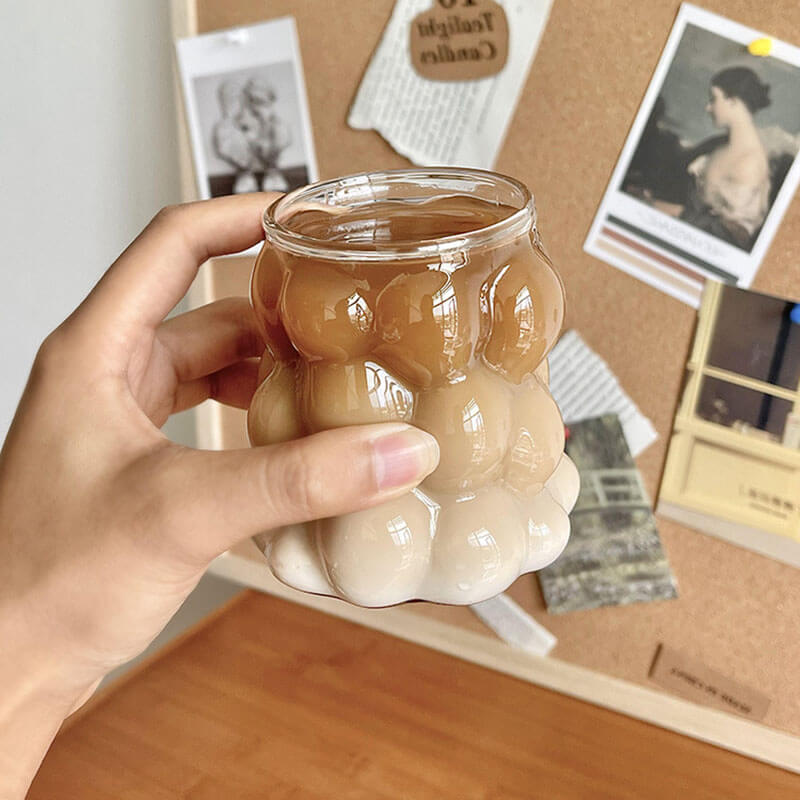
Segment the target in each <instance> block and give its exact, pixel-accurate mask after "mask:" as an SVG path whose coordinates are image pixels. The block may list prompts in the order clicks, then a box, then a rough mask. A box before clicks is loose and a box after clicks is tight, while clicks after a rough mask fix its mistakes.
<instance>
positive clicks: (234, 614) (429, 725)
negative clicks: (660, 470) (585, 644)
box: [29, 592, 800, 800]
mask: <svg viewBox="0 0 800 800" xmlns="http://www.w3.org/2000/svg"><path fill="white" fill-rule="evenodd" d="M29 797H30V798H31V800H45V798H46V800H53V798H70V800H73V799H74V800H94V799H95V798H115V800H140V799H141V800H145V799H146V800H161V798H188V799H189V800H228V798H230V799H231V800H251V799H252V800H255V798H269V799H270V800H289V798H291V800H301V798H302V799H303V800H306V799H307V800H312V799H313V800H322V798H325V799H326V800H356V799H358V800H361V798H363V799H364V800H384V799H385V798H408V799H409V800H427V798H431V799H432V800H433V799H434V798H435V799H436V800H441V799H442V798H458V799H459V800H521V799H522V798H526V799H527V798H548V800H549V799H551V798H554V799H557V800H567V799H568V798H570V799H571V798H581V800H586V799H587V798H591V800H594V799H595V798H613V799H614V800H625V799H626V798H637V800H638V799H639V798H647V800H653V799H654V798H669V800H674V798H692V799H694V798H714V800H717V799H718V798H725V799H726V800H730V799H731V798H747V800H756V799H757V800H771V798H792V797H794V798H796V797H800V776H798V775H795V774H792V773H789V772H785V771H783V770H780V769H777V768H774V767H769V766H766V765H764V764H761V763H758V762H755V761H751V760H749V759H747V758H744V757H742V756H738V755H734V754H732V753H729V752H727V751H724V750H721V749H718V748H715V747H712V746H711V745H706V744H702V743H700V742H697V741H694V740H691V739H688V738H685V737H682V736H679V735H677V734H674V733H670V732H667V731H664V730H661V729H659V728H655V727H652V726H650V725H647V724H645V723H642V722H638V721H636V720H632V719H630V718H628V717H623V716H621V715H618V714H616V713H613V712H610V711H606V710H604V709H601V708H597V707H595V706H592V705H588V704H586V703H583V702H581V701H578V700H573V699H571V698H568V697H565V696H562V695H559V694H555V693H554V692H550V691H548V690H545V689H541V688H538V687H536V686H533V685H531V684H528V683H525V682H523V681H519V680H517V679H515V678H511V677H508V676H506V675H501V674H499V673H496V672H492V671H490V670H487V669H484V668H483V667H479V666H476V665H475V664H471V663H468V662H464V661H459V660H457V659H455V658H452V657H450V656H447V655H444V654H442V653H438V652H435V651H433V650H428V649H426V648H423V647H420V646H418V645H414V644H410V643H408V642H405V641H402V640H400V639H395V638H392V637H390V636H387V635H385V634H382V633H379V632H377V631H374V630H372V629H368V628H364V627H360V626H358V625H355V624H353V623H350V622H346V621H344V620H340V619H337V618H334V617H330V616H328V615H324V614H322V613H320V612H317V611H313V610H311V609H308V608H305V607H303V606H299V605H295V604H292V603H289V602H287V601H284V600H279V599H277V598H274V597H270V596H267V595H262V594H259V593H256V592H245V593H243V594H242V595H240V596H239V597H238V598H236V599H235V600H233V601H232V603H231V605H229V606H228V607H227V608H226V609H225V610H224V611H223V612H222V613H221V614H219V615H218V616H216V617H213V618H211V619H210V620H209V621H208V622H207V623H205V624H204V625H203V626H202V627H200V628H199V629H198V630H196V631H194V632H193V633H191V634H190V635H189V636H187V637H186V638H184V639H183V640H181V641H180V642H179V643H178V644H177V645H175V646H174V647H171V648H169V649H168V650H167V651H166V652H165V653H163V654H162V655H160V656H159V657H158V658H157V659H156V660H155V661H153V662H151V663H149V664H148V665H146V666H145V667H143V668H142V669H140V670H138V671H137V672H135V673H133V674H132V675H131V677H129V678H128V679H123V682H122V683H120V684H118V685H116V686H112V687H111V689H110V691H107V692H106V693H105V694H104V695H102V696H101V697H99V698H97V699H96V700H95V701H93V702H92V703H91V705H90V706H89V707H88V708H87V709H86V710H85V712H84V713H81V714H79V715H77V716H76V717H75V718H73V720H71V721H69V722H68V723H67V725H66V726H65V729H64V730H63V731H62V733H61V734H60V735H59V737H58V738H57V739H56V741H55V743H54V745H53V748H52V749H51V751H50V753H49V754H48V756H47V758H46V759H45V762H44V764H43V765H42V768H41V770H40V773H39V775H38V776H37V778H36V781H35V783H34V786H33V788H32V789H31V792H30V795H29Z"/></svg>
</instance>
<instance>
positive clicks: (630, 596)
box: [537, 414, 677, 613]
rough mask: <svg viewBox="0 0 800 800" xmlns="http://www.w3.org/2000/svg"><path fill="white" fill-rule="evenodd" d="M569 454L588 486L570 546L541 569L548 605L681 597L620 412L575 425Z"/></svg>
mask: <svg viewBox="0 0 800 800" xmlns="http://www.w3.org/2000/svg"><path fill="white" fill-rule="evenodd" d="M567 454H568V455H569V457H570V458H571V459H572V460H573V461H574V462H575V466H576V467H577V468H578V472H579V473H580V478H581V491H580V494H579V495H578V502H577V503H576V504H575V508H573V509H572V513H571V514H570V523H571V526H572V532H571V534H570V539H569V542H568V543H567V546H566V548H565V550H564V552H563V553H562V554H561V555H560V556H559V557H558V559H556V561H555V562H554V563H553V564H551V565H550V566H549V567H545V568H544V569H542V570H540V571H539V572H538V573H537V575H538V576H539V581H540V583H541V586H542V593H543V594H544V599H545V602H546V603H547V610H548V611H550V612H551V613H562V612H565V611H579V610H582V609H587V608H597V607H598V606H609V605H627V604H629V603H646V602H653V601H656V600H667V599H669V598H672V597H676V596H677V591H676V589H675V579H674V578H673V576H672V572H671V571H670V568H669V564H668V563H667V559H666V556H665V555H664V551H663V549H662V547H661V539H660V537H659V535H658V528H657V527H656V520H655V517H654V516H653V512H652V510H651V508H650V501H649V499H648V497H647V492H646V491H645V488H644V486H643V484H642V479H641V475H640V474H639V471H638V470H637V469H636V465H635V464H634V461H633V458H631V454H630V451H629V450H628V446H627V444H626V441H625V437H624V435H623V432H622V427H621V426H620V423H619V419H618V417H616V416H615V415H613V414H608V415H606V416H603V417H597V418H595V419H588V420H584V421H583V422H577V423H575V424H574V425H571V426H570V436H569V439H568V440H567Z"/></svg>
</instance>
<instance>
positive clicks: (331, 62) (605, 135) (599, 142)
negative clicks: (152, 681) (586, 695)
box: [196, 0, 800, 735]
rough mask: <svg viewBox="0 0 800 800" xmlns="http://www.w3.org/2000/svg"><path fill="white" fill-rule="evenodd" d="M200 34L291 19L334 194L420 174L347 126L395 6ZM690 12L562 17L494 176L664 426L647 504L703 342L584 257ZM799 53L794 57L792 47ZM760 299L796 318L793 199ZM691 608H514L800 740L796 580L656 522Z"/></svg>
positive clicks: (249, 0)
mask: <svg viewBox="0 0 800 800" xmlns="http://www.w3.org/2000/svg"><path fill="white" fill-rule="evenodd" d="M196 5H197V23H198V31H199V32H204V31H209V30H214V29H218V28H226V27H231V26H234V25H239V24H248V23H254V22H259V21H264V20H265V19H269V18H272V17H279V16H284V15H293V16H294V17H295V19H296V22H297V29H298V35H299V39H300V47H301V51H302V58H303V64H304V68H305V75H306V84H307V91H308V97H309V105H310V111H311V120H312V124H313V127H314V140H315V145H316V150H317V157H318V161H319V165H320V173H321V177H322V178H328V177H335V176H336V175H342V174H347V173H352V172H358V171H361V170H370V169H385V168H392V167H402V166H406V165H407V164H408V162H407V161H406V160H405V159H404V158H402V157H401V156H399V155H397V154H396V153H395V152H394V151H393V150H392V149H391V148H390V147H389V146H388V145H387V144H386V142H384V141H383V139H381V137H380V136H379V135H378V134H377V133H375V132H373V131H354V130H351V129H350V128H348V126H347V124H346V116H347V111H348V108H349V106H350V103H351V102H352V99H353V97H354V94H355V91H356V89H357V87H358V83H359V81H360V79H361V76H362V74H363V72H364V69H365V68H366V66H367V64H368V62H369V59H370V57H371V55H372V52H373V49H374V47H375V46H376V45H377V43H378V41H379V39H380V36H381V33H382V31H383V28H384V26H385V24H386V22H387V20H388V18H389V15H390V13H391V9H392V2H391V0H349V2H348V3H346V4H345V3H340V4H337V5H336V6H335V10H334V7H333V6H328V5H327V4H322V3H319V2H314V0H269V1H268V2H265V0H235V2H223V0H198V2H197V4H196ZM703 6H704V7H705V8H707V9H708V10H710V11H714V12H716V13H719V14H722V15H725V16H728V17H730V18H732V19H734V20H736V21H738V22H741V23H743V24H746V25H750V26H752V27H754V28H758V29H760V30H764V31H767V32H771V33H774V35H775V36H777V37H782V38H786V39H788V40H790V41H791V40H793V39H796V38H797V37H793V36H792V32H793V31H795V32H796V31H800V5H798V4H797V3H796V2H795V0H775V2H773V3H770V4H768V5H759V4H755V3H752V2H749V1H748V0H707V1H706V2H704V3H703ZM678 7H679V3H678V2H677V1H676V0H654V1H653V2H648V3H647V14H646V15H643V14H642V13H641V12H642V10H643V9H642V8H640V9H638V10H636V9H633V8H632V7H631V6H630V5H629V4H627V3H623V2H621V0H616V2H615V0H603V1H602V2H600V1H598V2H596V3H593V4H592V12H591V14H587V13H586V6H585V4H584V3H582V2H579V0H555V2H554V3H553V8H552V11H551V15H550V20H549V23H548V25H547V28H546V30H545V32H544V35H543V37H542V41H541V44H540V47H539V52H538V54H537V56H536V59H535V61H534V64H533V67H532V69H531V72H530V75H529V77H528V81H527V83H526V86H525V88H524V91H523V93H522V96H521V99H520V102H519V105H518V107H517V110H516V113H515V115H514V117H513V119H512V122H511V126H510V129H509V132H508V135H507V138H506V141H505V144H504V147H503V149H502V151H501V153H500V157H499V159H498V161H497V164H496V168H497V170H498V171H501V172H506V173H508V174H511V175H514V176H516V177H518V178H520V179H521V180H522V181H524V182H525V183H527V184H528V186H530V187H531V189H532V190H533V192H534V194H535V197H536V204H537V208H538V212H539V222H540V229H541V231H542V235H543V238H544V240H545V243H546V245H547V247H548V250H549V252H550V254H551V256H552V258H553V260H554V262H555V264H556V266H557V268H558V269H559V271H560V273H561V275H562V277H563V279H564V283H565V286H566V290H567V321H566V327H567V328H572V327H574V328H576V329H577V330H578V331H580V333H581V335H582V336H583V337H584V339H585V340H586V341H587V343H588V344H589V345H590V346H591V347H592V348H593V349H594V350H595V351H597V352H598V353H599V354H600V355H601V356H602V357H603V358H605V359H606V361H607V362H608V363H609V365H610V367H611V369H612V370H613V371H614V372H615V373H616V375H617V376H618V378H619V379H620V381H621V383H622V385H623V386H624V388H625V389H626V391H627V392H628V393H629V394H630V395H631V396H632V398H633V399H634V401H635V402H636V403H637V404H638V405H639V407H640V408H641V409H642V411H643V413H645V414H646V415H647V416H648V417H650V419H651V420H652V421H653V424H654V425H655V427H656V429H657V430H658V433H659V437H660V438H659V439H658V441H657V442H656V443H655V444H653V445H651V446H650V447H649V448H648V449H647V450H646V451H645V452H644V453H643V454H642V455H641V456H640V457H639V459H638V460H637V464H638V466H639V469H640V470H641V472H642V474H643V477H644V480H645V484H646V486H647V489H648V491H649V492H650V495H651V497H655V496H656V494H657V490H658V484H659V481H660V477H661V471H662V469H663V464H664V458H665V455H666V448H667V444H668V442H669V435H670V431H671V427H672V418H673V415H674V411H675V406H676V403H677V399H678V392H679V390H680V385H681V381H682V377H683V367H684V361H685V358H686V354H687V352H688V348H689V345H690V342H691V338H692V334H693V325H694V317H695V314H694V311H693V310H692V309H690V308H689V307H688V306H685V305H683V304H682V303H680V302H679V301H677V300H673V299H671V298H670V297H668V296H667V295H665V294H663V293H661V292H659V291H657V290H656V289H653V288H651V287H649V286H647V285H646V284H644V283H641V282H639V281H637V280H635V279H633V278H630V277H628V276H627V275H625V274H623V273H622V272H620V271H618V270H616V269H614V268H613V267H610V266H608V265H606V264H605V263H603V262H601V261H599V260H597V259H595V258H593V257H591V256H588V255H586V254H585V253H584V252H583V250H582V244H583V241H584V238H585V236H586V233H587V231H588V229H589V226H590V224H591V221H592V219H593V217H594V214H595V212H596V209H597V206H598V204H599V203H600V200H601V198H602V195H603V192H604V191H605V188H606V184H607V182H608V179H609V177H610V175H611V172H612V170H613V168H614V165H615V163H616V160H617V157H618V155H619V152H620V150H621V148H622V145H623V143H624V141H625V138H626V136H627V133H628V129H629V127H630V125H631V123H632V121H633V119H634V116H635V114H636V111H637V109H638V107H639V103H640V101H641V98H642V96H643V94H644V92H645V90H646V88H647V86H648V83H649V81H650V77H651V74H652V71H653V69H654V67H655V65H656V63H657V61H658V58H659V56H660V54H661V50H662V48H663V45H664V43H665V41H666V39H667V36H668V34H669V31H670V29H671V27H672V24H673V22H674V19H675V15H676V13H677V11H678ZM794 43H798V42H796V41H795V42H794ZM250 266H251V262H250V260H248V259H227V260H224V261H219V262H216V263H214V264H213V265H211V275H212V281H211V283H212V286H213V295H214V297H223V296H227V295H233V294H246V293H247V281H248V277H249V270H250ZM753 288H755V289H758V290H762V291H768V292H773V293H776V294H781V295H785V296H788V297H791V298H793V299H798V300H800V200H798V199H797V198H795V199H794V201H793V202H792V204H791V205H790V207H789V209H788V211H787V213H786V216H785V218H784V221H783V223H782V225H781V227H780V228H779V230H778V233H777V234H776V236H775V239H774V241H773V244H772V247H771V248H770V250H769V252H768V253H767V256H766V258H765V260H764V263H763V264H762V267H761V269H760V271H759V273H758V275H757V277H756V280H755V282H754V284H753ZM223 441H224V443H225V446H229V447H236V446H244V445H245V444H246V437H245V434H244V415H243V413H242V412H237V411H227V410H226V411H225V413H224V415H223ZM658 525H659V531H660V533H661V536H662V540H663V543H664V548H665V550H666V552H667V556H668V558H669V561H670V564H671V566H672V569H673V571H674V573H675V575H676V577H677V580H678V587H679V593H680V597H679V599H677V600H671V601H667V602H662V603H649V604H637V605H632V606H627V607H616V608H600V609H594V610H590V611H579V612H572V613H569V614H565V615H558V616H556V615H549V614H548V613H547V612H546V611H545V609H544V604H543V600H542V597H541V593H540V590H539V586H538V582H537V580H536V579H535V577H532V576H523V577H521V578H520V579H518V580H517V582H516V583H515V584H514V585H513V586H512V587H511V589H510V590H509V594H510V595H511V596H512V597H513V598H514V599H515V600H516V601H517V602H519V603H520V604H521V605H522V606H523V607H524V608H525V609H526V610H528V611H529V612H530V613H531V614H533V616H535V617H536V618H537V619H538V620H539V621H541V622H542V623H543V624H544V625H545V626H547V627H548V628H549V629H550V630H551V631H552V632H553V633H554V634H555V635H556V636H557V637H558V645H557V647H556V649H555V650H554V651H553V653H552V655H553V656H555V657H557V658H559V659H561V660H564V661H568V662H571V663H574V664H578V665H581V666H585V667H588V668H590V669H593V670H596V671H598V672H601V673H604V674H607V675H611V676H614V677H618V678H622V679H625V680H628V681H631V682H633V683H636V684H641V685H644V686H648V687H649V688H657V687H656V686H655V685H654V684H653V683H652V682H650V681H649V680H648V672H649V669H650V666H651V663H652V660H653V656H654V654H655V651H656V647H657V645H658V643H659V642H663V643H665V644H667V645H669V646H672V647H674V648H677V649H680V650H682V651H684V652H686V653H687V654H689V655H691V656H694V657H696V658H698V659H700V660H702V661H703V662H704V663H705V664H707V665H708V666H709V667H710V668H712V669H716V670H718V671H719V672H722V673H724V674H726V675H729V676H730V677H731V678H734V679H735V680H737V681H739V682H741V683H743V684H746V685H750V686H753V687H757V688H759V689H760V690H761V691H763V692H764V693H765V694H767V695H768V696H769V697H770V699H771V704H770V707H769V711H768V713H767V716H766V718H765V720H764V722H765V724H766V725H768V726H770V727H773V728H776V729H779V730H783V731H786V732H789V733H793V734H796V735H800V669H798V665H799V664H800V572H798V570H796V569H794V568H792V567H789V566H786V565H784V564H780V563H778V562H776V561H772V560H770V559H768V558H765V557H762V556H759V555H756V554H755V553H751V552H749V551H747V550H743V549H740V548H737V547H735V546H733V545H729V544H727V543H725V542H723V541H720V540H717V539H714V538H712V537H709V536H706V535H703V534H700V533H697V532H695V531H692V530H689V529H687V528H685V527H683V526H681V525H680V524H678V523H675V522H672V521H670V520H666V519H664V518H659V519H658ZM409 608H410V609H412V613H414V614H424V615H426V616H430V617H435V618H437V619H440V620H442V621H446V622H449V623H452V624H454V625H458V626H462V627H465V628H469V629H472V630H475V631H478V632H485V631H486V628H485V627H484V626H483V624H482V623H481V622H480V621H479V620H478V619H477V617H475V616H474V615H473V614H472V613H471V612H470V611H469V610H468V609H464V608H448V607H442V606H431V605H429V604H415V605H414V606H410V607H409Z"/></svg>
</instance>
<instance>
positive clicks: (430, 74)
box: [409, 0, 508, 81]
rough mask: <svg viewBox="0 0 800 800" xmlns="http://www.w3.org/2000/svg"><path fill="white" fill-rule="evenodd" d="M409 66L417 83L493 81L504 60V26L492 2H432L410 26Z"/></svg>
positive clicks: (500, 11)
mask: <svg viewBox="0 0 800 800" xmlns="http://www.w3.org/2000/svg"><path fill="white" fill-rule="evenodd" d="M409 47H410V50H411V63H412V65H413V67H414V69H415V70H416V71H417V73H418V74H419V75H421V76H422V77H423V78H428V79H429V80H433V81H469V80H475V79H476V78H486V77H488V76H490V75H496V74H497V73H498V72H500V70H501V69H503V67H504V66H505V64H506V60H507V59H508V20H507V19H506V12H505V11H504V10H503V8H502V6H500V5H498V4H497V3H495V2H494V0H434V3H433V6H432V7H431V8H429V9H428V10H427V11H423V12H422V13H421V14H418V15H417V16H416V17H414V19H413V20H412V21H411V28H410V41H409Z"/></svg>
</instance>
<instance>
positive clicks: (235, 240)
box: [83, 192, 280, 329]
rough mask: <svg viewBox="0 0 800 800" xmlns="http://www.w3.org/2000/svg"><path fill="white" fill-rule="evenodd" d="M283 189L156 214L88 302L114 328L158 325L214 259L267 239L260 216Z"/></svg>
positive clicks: (87, 310)
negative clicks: (198, 272) (208, 262)
mask: <svg viewBox="0 0 800 800" xmlns="http://www.w3.org/2000/svg"><path fill="white" fill-rule="evenodd" d="M278 197H280V195H279V194H276V193H275V192H257V193H253V194H243V195H231V196H230V197H219V198H215V199H214V200H201V201H199V202H196V203H186V204H184V205H180V206H171V207H169V208H167V209H164V210H163V211H162V212H160V213H159V214H157V215H156V217H154V219H153V220H152V222H151V223H150V224H149V225H148V226H147V227H146V228H145V229H144V230H143V231H142V233H140V234H139V236H137V237H136V239H134V241H133V242H132V243H131V244H130V245H129V247H128V248H127V249H126V250H125V252H123V253H122V255H121V256H120V257H119V258H118V259H117V260H116V261H115V262H114V263H113V264H112V265H111V267H110V268H109V270H108V271H107V272H106V273H105V275H104V276H103V277H102V278H101V279H100V281H99V282H98V283H97V285H96V286H95V287H94V289H93V290H92V292H91V293H90V294H89V296H88V297H87V298H86V300H85V301H84V304H83V308H85V313H88V314H91V315H92V316H94V317H95V318H97V319H98V321H100V322H101V324H103V323H104V322H105V323H108V324H109V325H111V324H113V326H114V328H116V329H119V328H120V326H122V327H124V328H125V327H129V326H131V325H133V326H145V327H150V328H155V327H156V326H157V325H158V324H159V323H160V322H161V321H162V320H163V319H164V317H166V315H167V314H168V313H169V311H170V310H171V309H172V308H173V307H174V306H175V304H176V303H177V302H178V301H179V300H180V299H181V298H182V297H183V295H184V294H185V293H186V291H187V289H188V288H189V286H190V285H191V283H192V281H193V280H194V277H195V275H196V274H197V270H198V269H199V268H200V265H201V264H202V263H203V262H204V261H206V260H207V259H209V258H213V257H214V256H220V255H228V254H233V253H238V252H240V251H242V250H246V249H247V248H249V247H252V246H253V245H254V244H257V243H258V242H259V241H261V239H263V238H264V234H263V230H262V227H261V216H262V214H263V212H264V209H265V208H266V207H267V206H269V205H270V204H271V203H273V202H274V201H275V200H276V199H277V198H278Z"/></svg>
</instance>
